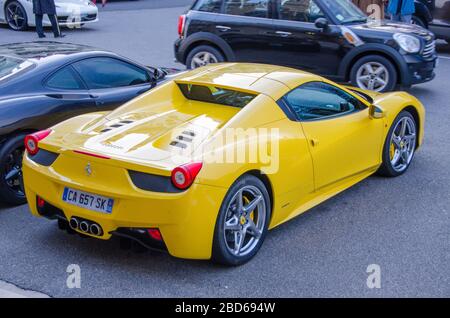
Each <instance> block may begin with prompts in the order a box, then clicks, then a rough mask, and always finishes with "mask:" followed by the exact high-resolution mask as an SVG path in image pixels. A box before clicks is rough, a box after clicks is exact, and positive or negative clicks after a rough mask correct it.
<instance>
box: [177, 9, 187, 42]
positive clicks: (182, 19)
mask: <svg viewBox="0 0 450 318" xmlns="http://www.w3.org/2000/svg"><path fill="white" fill-rule="evenodd" d="M185 22H186V15H185V14H183V15H180V16H179V18H178V35H179V36H180V37H181V36H183V33H184V24H185Z"/></svg>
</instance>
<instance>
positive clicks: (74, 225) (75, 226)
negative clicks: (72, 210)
mask: <svg viewBox="0 0 450 318" xmlns="http://www.w3.org/2000/svg"><path fill="white" fill-rule="evenodd" d="M69 225H70V227H71V228H72V229H73V230H76V229H78V220H77V219H76V218H71V219H70V221H69Z"/></svg>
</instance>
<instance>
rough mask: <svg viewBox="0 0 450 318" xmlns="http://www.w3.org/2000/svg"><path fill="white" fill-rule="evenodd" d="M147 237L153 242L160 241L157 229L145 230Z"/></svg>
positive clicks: (160, 237) (160, 236)
mask: <svg viewBox="0 0 450 318" xmlns="http://www.w3.org/2000/svg"><path fill="white" fill-rule="evenodd" d="M147 232H148V235H150V237H151V238H152V239H154V240H157V241H162V240H163V239H162V235H161V232H160V231H159V230H158V229H147Z"/></svg>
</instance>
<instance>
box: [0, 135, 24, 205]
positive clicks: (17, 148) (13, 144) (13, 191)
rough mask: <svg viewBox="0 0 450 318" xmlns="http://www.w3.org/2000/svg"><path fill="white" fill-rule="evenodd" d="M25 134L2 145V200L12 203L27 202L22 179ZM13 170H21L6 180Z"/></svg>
mask: <svg viewBox="0 0 450 318" xmlns="http://www.w3.org/2000/svg"><path fill="white" fill-rule="evenodd" d="M25 136H26V134H19V135H16V136H14V137H12V138H10V139H8V140H7V141H6V142H5V143H4V144H3V145H1V146H0V201H2V202H5V203H8V204H11V205H21V204H24V203H26V202H27V200H26V198H25V192H24V190H23V180H22V156H23V153H24V148H25V147H24V144H23V141H24V138H25ZM19 156H20V157H19ZM13 170H14V171H17V170H19V172H17V173H16V174H15V175H14V177H11V178H9V179H8V180H6V177H7V176H8V174H10V173H11V172H13Z"/></svg>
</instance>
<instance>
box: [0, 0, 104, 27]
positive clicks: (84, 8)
mask: <svg viewBox="0 0 450 318" xmlns="http://www.w3.org/2000/svg"><path fill="white" fill-rule="evenodd" d="M55 5H56V15H57V18H58V22H59V25H60V26H67V27H72V28H76V27H80V26H82V25H84V24H86V23H93V22H97V21H98V9H97V7H96V5H95V4H93V3H92V2H91V1H89V0H55ZM0 23H6V24H8V25H9V27H10V28H11V29H13V30H16V31H23V30H26V29H27V28H28V27H30V26H36V24H35V19H34V14H33V0H0ZM43 25H44V26H51V24H50V21H49V20H48V17H47V16H46V15H44V20H43Z"/></svg>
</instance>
